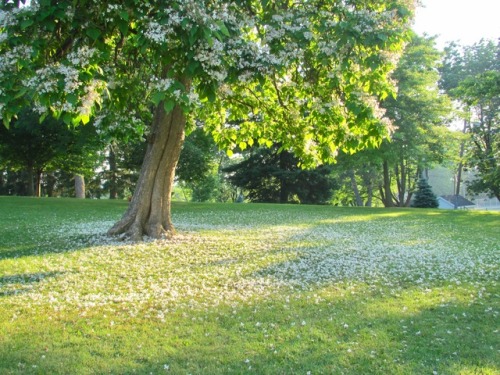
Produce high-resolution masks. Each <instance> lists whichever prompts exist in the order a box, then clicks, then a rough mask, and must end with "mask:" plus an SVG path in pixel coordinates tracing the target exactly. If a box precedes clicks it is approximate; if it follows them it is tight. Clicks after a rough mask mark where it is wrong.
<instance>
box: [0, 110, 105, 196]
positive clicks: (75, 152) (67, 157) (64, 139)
mask: <svg viewBox="0 0 500 375" xmlns="http://www.w3.org/2000/svg"><path fill="white" fill-rule="evenodd" d="M0 136H1V138H0V158H2V159H3V160H4V163H5V164H6V168H8V169H10V170H12V171H18V170H24V171H26V172H27V173H28V174H29V175H30V177H28V179H27V180H26V181H25V184H26V185H27V186H28V189H27V190H25V191H26V193H28V194H29V195H33V193H34V192H33V191H32V189H33V188H32V187H31V189H30V185H32V184H33V181H32V180H33V176H35V175H38V180H39V179H40V176H41V173H42V172H45V171H55V170H64V171H66V172H70V173H79V174H84V175H87V176H90V175H91V174H93V170H94V168H95V166H96V163H97V161H98V160H99V155H98V150H99V148H100V147H101V146H102V144H101V142H100V140H99V138H98V137H97V134H96V132H95V128H94V127H93V126H91V125H90V124H89V125H87V126H84V127H80V128H77V129H73V128H70V127H68V126H67V125H66V124H64V123H63V122H62V121H58V120H55V119H52V118H47V119H45V120H44V121H42V122H41V123H39V121H38V116H37V115H36V114H35V113H34V112H33V111H32V110H30V109H25V110H23V111H22V112H21V113H20V115H19V117H18V118H17V119H16V120H13V121H12V123H11V124H10V126H9V129H7V128H5V127H0ZM38 183H40V181H38ZM11 192H12V193H14V194H17V192H16V191H12V189H11Z"/></svg>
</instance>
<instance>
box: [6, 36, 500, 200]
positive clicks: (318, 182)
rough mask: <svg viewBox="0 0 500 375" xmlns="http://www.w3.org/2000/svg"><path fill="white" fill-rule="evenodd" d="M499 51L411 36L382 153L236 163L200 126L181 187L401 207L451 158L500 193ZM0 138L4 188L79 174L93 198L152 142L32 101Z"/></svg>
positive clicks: (61, 183)
mask: <svg viewBox="0 0 500 375" xmlns="http://www.w3.org/2000/svg"><path fill="white" fill-rule="evenodd" d="M498 56H499V48H498V46H497V45H495V44H494V43H493V42H492V41H481V42H479V43H477V44H475V45H473V46H465V47H464V46H459V45H457V44H455V43H453V44H450V45H448V46H447V47H446V49H445V52H444V53H441V52H440V51H438V50H437V49H436V48H435V47H434V40H433V38H429V37H419V36H416V35H413V36H412V40H411V42H410V43H409V44H408V45H407V46H406V48H405V52H404V53H403V55H402V57H401V59H400V60H399V63H398V67H397V68H396V70H395V71H394V73H393V79H395V80H396V81H397V82H398V95H397V96H396V97H390V98H388V99H386V100H385V101H384V102H383V104H382V105H383V108H384V109H385V110H386V113H385V116H387V118H388V119H389V120H390V121H391V123H392V125H393V126H394V132H393V134H392V136H391V138H390V139H386V140H384V141H383V142H382V144H381V145H380V147H378V148H374V149H368V150H363V151H359V152H357V153H354V154H350V153H349V152H342V151H341V152H340V154H339V155H338V158H337V162H336V163H335V164H326V165H322V166H320V167H316V168H309V169H304V168H301V167H300V159H299V158H298V157H296V156H295V155H294V154H293V153H292V152H290V151H288V150H286V149H283V148H282V147H281V145H280V144H276V145H273V146H271V147H256V146H254V147H250V148H248V149H245V150H238V151H239V153H238V154H239V158H236V157H232V158H229V157H228V156H227V155H226V153H225V152H224V151H221V150H220V149H219V148H218V147H217V145H216V143H215V142H214V140H213V137H212V136H211V135H210V134H207V133H206V132H204V131H203V129H202V127H200V126H196V125H194V129H193V130H192V131H191V133H190V134H189V135H188V136H187V138H186V141H185V142H184V144H183V149H182V151H181V156H180V159H179V163H178V165H177V170H176V175H177V186H178V187H179V189H178V194H179V195H182V196H181V199H186V200H193V201H200V202H202V201H218V202H227V201H236V200H237V199H238V197H239V196H240V195H245V198H246V199H247V200H249V201H252V202H276V203H294V202H295V203H305V204H329V203H334V204H338V205H355V206H372V205H381V204H383V205H384V206H386V207H392V206H399V207H405V206H408V205H409V204H410V202H411V200H412V196H413V194H414V193H415V192H416V190H417V189H416V186H417V182H418V180H419V177H420V176H422V175H423V174H425V171H426V170H428V169H429V168H432V167H433V166H436V165H446V166H448V167H450V168H452V169H455V170H456V173H461V170H462V169H463V168H464V167H466V168H474V169H476V170H477V171H478V178H477V179H475V180H474V181H473V182H472V183H471V184H470V185H469V189H470V190H471V191H472V192H484V191H487V192H490V193H491V194H493V195H496V196H497V197H498V195H499V194H498V189H499V188H498V181H499V178H498V173H499V172H498V163H499V162H498V160H497V159H498V157H495V152H496V153H497V154H498V104H497V103H498V98H499V89H498V86H499V84H498V74H499V71H500V69H499V63H498V58H497V57H498ZM453 100H454V101H455V104H456V106H455V111H453V110H452V101H453ZM457 104H458V107H457ZM495 105H496V107H495ZM457 118H459V119H460V120H461V121H462V122H463V124H464V128H463V129H461V130H462V132H461V134H460V133H459V132H457V131H452V130H450V129H449V127H448V126H447V125H449V123H450V121H452V120H453V119H455V120H456V119H457ZM0 135H1V138H0V139H1V141H0V161H1V164H0V166H1V168H2V173H1V174H0V194H2V195H28V196H41V195H44V196H49V197H52V196H74V195H75V194H76V191H75V189H76V187H75V186H78V184H81V178H82V177H83V178H84V181H85V182H86V196H87V197H91V198H101V197H109V198H111V199H115V198H121V199H124V198H129V197H130V196H131V194H132V192H133V190H134V186H135V184H136V183H137V179H138V172H139V169H140V167H141V164H142V161H143V157H144V153H145V148H146V144H145V141H144V139H141V138H139V140H137V139H130V138H129V137H121V138H120V137H118V136H115V137H109V135H108V136H107V137H104V136H102V135H100V134H99V133H98V131H97V129H96V127H95V126H94V124H93V123H92V122H91V123H89V124H87V125H85V126H81V127H68V126H67V125H66V124H65V123H64V122H63V121H62V120H59V121H57V120H55V119H53V118H47V119H45V120H44V121H42V122H39V121H38V116H37V115H36V114H35V113H34V112H33V110H32V109H30V108H26V109H25V110H24V111H23V112H22V113H21V114H20V116H19V117H18V118H17V119H15V120H13V121H12V124H11V126H10V127H9V128H8V129H7V128H5V127H2V128H0ZM495 137H496V138H495ZM495 139H496V141H495ZM495 142H496V143H495ZM78 176H81V177H80V178H78ZM460 180H461V179H460V177H459V178H458V183H457V185H458V186H457V187H456V191H457V192H458V191H460ZM457 194H458V193H457Z"/></svg>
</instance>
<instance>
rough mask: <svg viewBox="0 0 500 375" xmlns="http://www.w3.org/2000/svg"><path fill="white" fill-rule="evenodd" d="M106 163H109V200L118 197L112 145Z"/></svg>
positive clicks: (114, 155) (114, 156)
mask: <svg viewBox="0 0 500 375" xmlns="http://www.w3.org/2000/svg"><path fill="white" fill-rule="evenodd" d="M108 162H109V199H116V198H117V197H118V189H117V183H116V179H117V177H116V175H117V166H116V154H115V150H114V145H113V144H112V145H111V147H110V148H109V156H108Z"/></svg>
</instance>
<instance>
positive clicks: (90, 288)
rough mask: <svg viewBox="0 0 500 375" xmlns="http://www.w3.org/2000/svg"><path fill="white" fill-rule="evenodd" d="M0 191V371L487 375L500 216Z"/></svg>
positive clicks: (495, 366)
mask: <svg viewBox="0 0 500 375" xmlns="http://www.w3.org/2000/svg"><path fill="white" fill-rule="evenodd" d="M126 204H127V203H126V202H121V201H80V200H70V199H29V198H11V197H0V373H1V374H32V373H33V374H91V373H95V374H100V373H113V374H129V373H141V374H142V373H144V374H150V373H153V374H164V373H172V374H247V373H248V374H250V373H255V374H308V373H310V374H434V373H436V374H498V373H500V360H499V358H500V345H499V343H500V340H499V328H500V327H499V324H498V322H499V311H500V303H499V302H500V288H499V284H498V280H499V279H500V277H499V276H500V267H499V263H500V262H499V260H500V214H499V213H494V212H470V211H438V210H410V209H394V210H385V209H364V208H335V207H327V206H320V207H318V206H278V205H253V204H252V205H250V204H228V205H215V204H186V203H177V204H175V206H174V222H175V223H176V225H177V228H178V232H179V233H178V236H177V237H176V238H175V239H174V240H171V241H163V242H162V241H155V242H145V243H142V244H127V243H120V242H114V241H113V240H112V239H109V238H107V237H106V236H105V235H104V233H105V232H106V229H107V228H108V227H109V226H110V225H111V224H112V223H113V221H114V220H116V219H118V218H119V217H120V215H121V213H122V212H123V211H124V210H125V208H126Z"/></svg>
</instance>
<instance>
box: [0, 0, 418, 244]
mask: <svg viewBox="0 0 500 375" xmlns="http://www.w3.org/2000/svg"><path fill="white" fill-rule="evenodd" d="M21 3H22V2H21V1H15V2H10V1H3V2H2V3H1V9H0V87H2V91H1V92H0V115H1V117H2V118H3V120H4V124H5V125H7V126H8V124H9V123H10V120H11V118H12V117H14V116H16V114H17V113H18V112H19V111H20V110H21V109H22V108H25V107H26V106H28V105H31V104H32V103H35V106H34V108H35V110H36V111H37V112H38V113H39V114H40V116H42V117H44V116H47V115H54V116H56V117H60V118H62V119H63V120H64V121H65V122H66V123H72V124H79V123H83V124H85V123H88V122H89V121H90V119H91V117H95V123H96V126H97V127H98V128H99V129H100V130H101V131H113V130H115V129H117V128H120V129H121V130H122V131H124V132H129V133H134V134H135V133H139V134H140V133H142V132H146V134H147V136H148V142H149V147H148V151H147V152H146V156H145V162H144V164H143V168H142V170H141V176H140V177H139V182H138V188H137V189H136V194H135V195H134V198H133V199H132V204H131V206H130V207H129V210H128V211H127V213H125V215H124V217H123V219H122V220H121V221H120V222H119V223H117V225H116V226H115V227H114V228H112V230H111V233H113V234H118V233H125V234H126V235H128V236H131V237H133V238H136V239H139V238H141V236H142V235H143V234H147V235H150V236H153V237H161V236H162V235H164V234H165V233H166V232H171V231H172V230H173V226H172V223H171V220H170V195H171V187H172V184H173V176H174V170H175V165H176V162H177V159H178V157H179V154H180V149H181V145H182V140H183V138H184V126H185V124H186V121H189V119H190V118H191V119H192V118H194V117H196V118H197V119H202V120H204V121H205V125H206V127H207V129H209V130H211V131H212V132H213V133H214V134H215V135H216V140H217V141H218V142H219V144H220V145H222V146H223V147H226V148H234V147H236V146H238V147H240V148H242V149H243V148H245V147H246V146H247V145H252V144H254V143H258V144H260V145H270V144H272V143H273V142H278V141H279V142H281V144H282V147H283V148H284V149H287V150H290V151H292V152H294V153H295V154H296V155H297V156H299V157H300V158H301V160H302V161H303V163H304V164H311V163H313V162H314V161H317V160H320V159H323V160H332V159H333V158H334V157H335V155H336V153H337V151H338V150H339V149H344V150H347V151H350V152H353V151H355V150H358V149H360V148H362V147H364V146H367V145H374V144H379V143H380V141H381V139H382V137H384V136H386V135H387V134H388V131H387V126H386V125H387V124H386V123H384V121H383V120H382V116H383V111H382V110H380V108H379V105H378V103H379V101H380V100H381V99H384V98H386V97H387V96H389V95H391V94H392V93H393V91H394V90H393V84H392V83H391V81H390V80H389V73H390V71H391V70H392V69H393V68H394V66H395V63H396V61H397V56H398V53H399V52H400V51H401V49H402V47H403V43H404V41H405V38H406V36H407V34H406V32H407V28H408V25H409V21H410V19H411V16H412V12H413V6H414V4H413V3H414V2H413V1H411V0H345V1H323V0H321V1H320V0H313V1H272V0H260V1H259V0H234V1H231V2H228V1H217V0H215V1H214V0H210V1H208V0H207V1H203V0H188V1H184V0H183V1H180V0H173V1H167V2H164V1H157V0H151V1H141V0H120V1H110V2H98V1H93V0H81V1H78V2H69V1H63V2H52V1H49V0H38V1H37V0H34V1H31V3H30V4H29V5H24V6H21Z"/></svg>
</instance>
